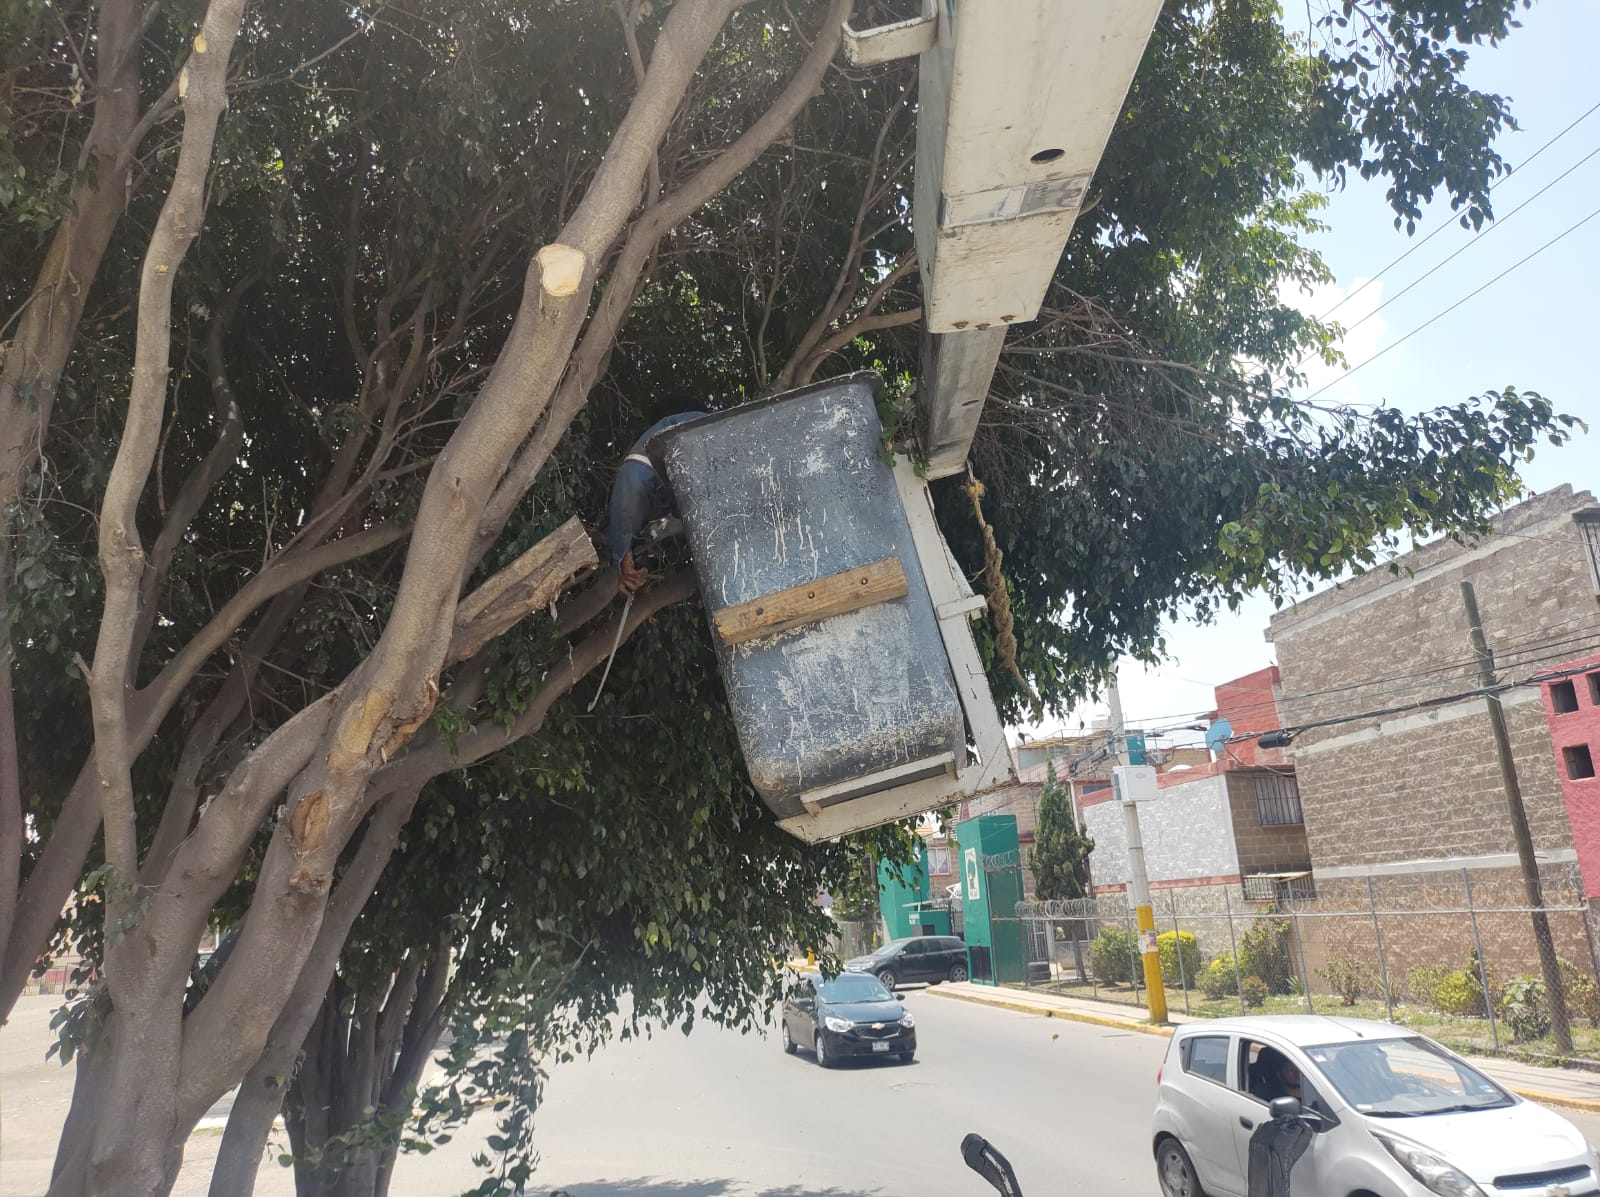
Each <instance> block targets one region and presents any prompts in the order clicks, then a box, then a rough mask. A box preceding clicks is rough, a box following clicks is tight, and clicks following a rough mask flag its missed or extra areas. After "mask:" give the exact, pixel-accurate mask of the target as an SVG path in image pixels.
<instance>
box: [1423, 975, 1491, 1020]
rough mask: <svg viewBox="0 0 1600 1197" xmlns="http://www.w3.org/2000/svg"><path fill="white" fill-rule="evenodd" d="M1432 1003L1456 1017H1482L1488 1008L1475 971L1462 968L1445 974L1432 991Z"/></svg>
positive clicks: (1481, 983) (1481, 985) (1480, 982)
mask: <svg viewBox="0 0 1600 1197" xmlns="http://www.w3.org/2000/svg"><path fill="white" fill-rule="evenodd" d="M1433 1004H1434V1006H1436V1007H1437V1008H1438V1009H1440V1010H1442V1011H1443V1012H1444V1013H1446V1014H1454V1015H1456V1016H1458V1017H1472V1018H1482V1017H1484V1016H1485V1015H1486V1014H1487V1013H1488V1010H1489V1007H1488V1003H1487V1002H1485V1001H1484V1000H1483V982H1482V981H1481V980H1480V979H1479V977H1478V974H1477V973H1476V972H1468V971H1467V970H1466V969H1464V968H1463V969H1457V970H1456V971H1455V972H1453V973H1446V974H1445V976H1444V979H1443V980H1442V981H1440V982H1439V984H1438V986H1437V987H1436V988H1435V989H1434V991H1433Z"/></svg>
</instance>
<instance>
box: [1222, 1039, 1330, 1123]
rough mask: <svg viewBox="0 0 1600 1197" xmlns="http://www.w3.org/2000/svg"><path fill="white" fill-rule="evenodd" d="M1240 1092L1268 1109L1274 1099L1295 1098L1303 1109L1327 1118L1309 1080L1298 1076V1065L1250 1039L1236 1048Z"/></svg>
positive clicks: (1320, 1098)
mask: <svg viewBox="0 0 1600 1197" xmlns="http://www.w3.org/2000/svg"><path fill="white" fill-rule="evenodd" d="M1238 1077H1239V1080H1238V1083H1237V1086H1236V1087H1237V1088H1238V1089H1239V1090H1240V1092H1242V1093H1245V1094H1247V1095H1249V1096H1250V1097H1253V1098H1255V1099H1256V1100H1257V1101H1259V1102H1263V1103H1265V1104H1267V1105H1270V1104H1271V1103H1272V1101H1273V1100H1274V1099H1275V1098H1279V1097H1296V1098H1299V1099H1300V1104H1301V1105H1302V1106H1305V1107H1306V1108H1307V1109H1311V1110H1316V1111H1318V1112H1319V1113H1324V1114H1331V1113H1332V1111H1331V1110H1330V1109H1329V1108H1328V1104H1327V1103H1326V1102H1324V1101H1323V1100H1322V1097H1321V1095H1320V1094H1318V1092H1317V1088H1316V1086H1315V1085H1314V1084H1312V1083H1311V1079H1310V1078H1309V1077H1306V1076H1304V1075H1302V1074H1301V1071H1300V1066H1299V1064H1298V1063H1297V1062H1296V1061H1295V1060H1293V1059H1292V1058H1291V1057H1290V1056H1289V1054H1288V1053H1287V1052H1284V1051H1281V1050H1279V1049H1278V1048H1276V1047H1273V1046H1271V1045H1269V1044H1265V1043H1262V1042H1260V1041H1259V1040H1254V1039H1244V1040H1241V1041H1240V1044H1239V1072H1238Z"/></svg>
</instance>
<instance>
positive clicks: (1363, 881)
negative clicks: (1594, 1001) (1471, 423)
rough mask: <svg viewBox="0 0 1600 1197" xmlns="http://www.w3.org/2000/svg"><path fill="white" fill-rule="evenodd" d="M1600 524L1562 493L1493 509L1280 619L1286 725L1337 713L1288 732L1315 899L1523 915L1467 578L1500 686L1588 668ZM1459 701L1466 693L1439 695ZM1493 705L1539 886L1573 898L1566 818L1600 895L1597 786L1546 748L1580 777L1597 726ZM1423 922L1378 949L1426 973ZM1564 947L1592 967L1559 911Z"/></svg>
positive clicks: (1533, 706) (1578, 497) (1588, 881)
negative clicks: (1487, 516)
mask: <svg viewBox="0 0 1600 1197" xmlns="http://www.w3.org/2000/svg"><path fill="white" fill-rule="evenodd" d="M1597 519H1600V507H1597V505H1596V504H1595V501H1594V499H1593V497H1592V496H1591V495H1589V494H1588V493H1587V492H1580V493H1574V491H1573V490H1572V488H1571V487H1569V486H1562V487H1559V488H1557V489H1554V490H1551V491H1549V492H1547V493H1545V494H1542V495H1539V496H1537V497H1535V498H1532V499H1529V500H1527V501H1526V502H1523V503H1520V504H1518V505H1517V506H1515V507H1512V508H1510V509H1508V510H1507V511H1505V512H1504V513H1502V514H1501V515H1500V516H1499V517H1498V518H1497V519H1496V520H1495V521H1494V527H1493V531H1492V533H1491V534H1490V535H1488V536H1486V537H1485V538H1484V539H1482V540H1481V541H1478V542H1474V543H1468V544H1460V543H1456V542H1453V541H1449V540H1441V541H1437V542H1434V543H1432V544H1429V545H1425V546H1423V547H1422V548H1419V549H1416V550H1415V551H1413V552H1411V553H1407V554H1405V555H1404V556H1402V557H1401V558H1400V559H1399V560H1398V561H1397V562H1396V566H1397V568H1396V569H1395V570H1374V571H1372V572H1369V573H1367V574H1364V575H1362V576H1360V577H1357V578H1354V579H1352V580H1351V581H1349V582H1346V583H1343V584H1340V585H1338V586H1335V587H1333V588H1332V589H1329V590H1327V591H1324V592H1322V593H1320V594H1317V595H1315V596H1313V597H1311V598H1310V599H1307V600H1305V601H1303V602H1301V603H1299V604H1297V605H1296V606H1294V607H1293V608H1291V609H1289V610H1285V611H1283V612H1280V613H1279V614H1278V615H1276V616H1274V617H1273V619H1272V622H1271V630H1270V632H1269V633H1268V638H1269V639H1270V640H1271V641H1272V642H1273V644H1274V645H1275V646H1276V649H1277V657H1278V664H1279V667H1280V669H1281V671H1282V683H1283V695H1282V699H1281V702H1282V708H1283V716H1284V720H1285V724H1286V725H1289V726H1303V725H1306V724H1311V723H1316V722H1320V721H1325V720H1326V721H1336V722H1332V723H1331V724H1330V725H1328V726H1324V727H1321V728H1315V729H1313V730H1308V731H1305V732H1303V733H1301V734H1299V735H1298V736H1297V737H1296V739H1295V741H1294V759H1295V764H1296V769H1297V772H1298V777H1299V786H1300V795H1301V803H1302V808H1303V811H1304V818H1305V835H1306V842H1307V845H1308V847H1309V850H1310V858H1311V862H1312V866H1313V875H1314V880H1315V885H1316V892H1317V897H1318V904H1319V905H1322V906H1332V905H1336V904H1340V903H1348V904H1349V905H1350V906H1355V905H1357V904H1358V903H1366V902H1368V901H1369V899H1370V898H1371V897H1372V896H1373V895H1376V897H1377V904H1378V905H1379V906H1380V907H1397V906H1398V907H1401V908H1409V907H1408V906H1406V905H1405V904H1407V903H1409V904H1410V905H1411V906H1415V907H1417V908H1419V909H1420V908H1422V907H1424V906H1427V905H1433V906H1443V905H1453V906H1459V905H1460V902H1461V898H1460V895H1461V893H1462V892H1463V889H1464V888H1467V887H1470V888H1471V890H1472V892H1473V900H1474V901H1475V902H1477V903H1480V904H1482V905H1495V904H1500V905H1508V906H1510V905H1518V904H1520V902H1521V900H1522V888H1521V880H1520V872H1519V870H1518V866H1517V859H1516V855H1515V844H1514V842H1513V839H1512V835H1511V830H1510V826H1509V823H1508V821H1507V816H1506V806H1505V796H1504V792H1503V787H1502V784H1501V780H1500V773H1499V769H1498V767H1497V763H1496V757H1495V752H1494V745H1493V741H1492V739H1491V735H1490V725H1489V719H1488V714H1487V704H1486V702H1485V700H1484V699H1483V698H1481V697H1473V696H1472V692H1473V691H1475V690H1476V689H1477V687H1478V682H1477V674H1476V669H1475V664H1474V659H1473V654H1472V650H1471V645H1470V642H1469V638H1468V628H1467V616H1466V612H1465V609H1464V606H1463V602H1462V597H1461V589H1460V583H1461V582H1462V581H1463V580H1469V581H1471V582H1472V583H1473V585H1474V588H1475V590H1476V595H1477V602H1478V607H1479V610H1480V613H1481V616H1482V622H1483V626H1484V629H1485V633H1486V635H1487V638H1488V641H1489V645H1490V647H1491V649H1492V650H1493V652H1494V656H1495V663H1496V667H1497V669H1498V671H1499V674H1500V677H1501V678H1502V679H1503V680H1508V681H1511V680H1516V679H1519V678H1528V677H1531V676H1532V675H1534V674H1537V673H1540V672H1549V671H1552V670H1559V669H1561V668H1562V667H1564V666H1566V665H1569V664H1570V663H1571V662H1574V661H1580V660H1583V659H1588V658H1593V657H1594V656H1595V655H1596V654H1597V653H1600V602H1597V596H1600V536H1596V535H1595V532H1596V530H1597V529H1600V525H1597V524H1596V523H1595V521H1596V520H1597ZM1579 687H1583V689H1582V691H1581V693H1582V694H1583V695H1584V696H1587V687H1586V683H1585V679H1584V678H1582V677H1579V678H1578V679H1577V684H1576V685H1575V686H1574V697H1575V698H1576V697H1577V696H1578V694H1579V693H1580V691H1579ZM1452 695H1462V696H1463V697H1460V698H1459V699H1456V700H1454V701H1444V702H1439V701H1437V700H1438V699H1441V698H1448V697H1449V696H1452ZM1565 698H1566V693H1565V691H1564V690H1563V691H1562V694H1561V701H1562V702H1563V703H1564V702H1565ZM1501 702H1502V705H1503V707H1504V710H1505V717H1506V723H1507V726H1508V728H1509V733H1510V737H1511V743H1512V750H1513V756H1514V757H1515V760H1516V762H1517V769H1518V775H1519V780H1520V783H1521V788H1522V791H1523V797H1524V802H1525V805H1526V808H1527V812H1528V820H1529V823H1530V825H1531V829H1532V833H1533V840H1534V845H1535V848H1536V851H1537V853H1538V857H1539V861H1540V866H1541V874H1542V879H1543V881H1544V883H1545V886H1546V888H1547V891H1548V892H1549V893H1550V894H1552V895H1560V894H1562V893H1566V894H1568V895H1570V896H1571V897H1569V901H1570V900H1571V899H1572V898H1575V897H1576V894H1577V891H1576V889H1575V888H1574V887H1573V885H1572V882H1573V880H1574V877H1573V874H1574V871H1575V868H1576V866H1577V865H1578V864H1579V863H1580V854H1579V851H1578V847H1577V844H1576V843H1575V841H1574V835H1573V828H1574V826H1575V825H1576V826H1580V827H1583V828H1584V829H1585V832H1584V834H1585V836H1586V837H1587V841H1588V842H1589V843H1592V848H1591V849H1590V850H1589V851H1588V852H1587V856H1588V862H1587V863H1588V867H1587V868H1585V869H1584V871H1583V881H1584V889H1585V892H1587V893H1588V894H1590V895H1593V894H1595V893H1597V892H1600V816H1597V815H1596V813H1595V808H1596V807H1597V806H1600V794H1597V793H1596V792H1595V791H1594V788H1593V787H1592V785H1591V784H1590V783H1589V782H1588V780H1587V779H1585V778H1582V777H1579V776H1573V777H1564V773H1566V772H1567V763H1566V762H1565V761H1564V759H1563V757H1562V756H1561V754H1560V753H1559V752H1558V751H1557V744H1556V742H1555V741H1553V740H1552V735H1553V729H1554V728H1561V729H1564V730H1565V729H1570V730H1571V731H1572V733H1573V735H1572V738H1571V742H1570V743H1568V742H1567V740H1565V739H1563V740H1562V741H1561V745H1562V746H1563V747H1570V748H1573V749H1574V750H1575V751H1574V752H1573V753H1572V761H1571V763H1572V765H1574V766H1576V767H1577V768H1578V772H1579V773H1580V774H1581V772H1582V767H1581V757H1582V753H1581V751H1577V749H1578V748H1579V747H1580V746H1581V745H1584V744H1591V743H1592V744H1593V747H1594V750H1600V731H1597V730H1596V719H1595V717H1594V716H1593V715H1592V714H1591V715H1589V716H1586V715H1585V714H1584V709H1583V705H1582V704H1581V703H1580V704H1579V709H1578V710H1577V711H1573V712H1565V713H1561V714H1558V713H1557V712H1556V702H1557V700H1556V698H1555V697H1554V696H1553V694H1552V691H1551V688H1550V687H1549V686H1544V687H1540V686H1537V685H1531V686H1527V687H1522V688H1517V689H1512V690H1509V691H1506V692H1505V693H1503V694H1502V695H1501ZM1408 707H1409V708H1411V709H1405V708H1408ZM1591 710H1592V707H1591ZM1352 716H1358V717H1354V718H1352ZM1564 721H1570V722H1564ZM1569 809H1570V810H1571V811H1572V812H1573V813H1572V814H1571V815H1569ZM1547 900H1548V899H1547ZM1434 921H1435V922H1436V923H1438V926H1439V927H1440V928H1441V929H1442V928H1444V927H1445V926H1446V924H1445V923H1444V922H1443V921H1442V920H1434ZM1459 921H1460V920H1455V922H1459ZM1502 921H1503V923H1504V926H1503V927H1501V928H1499V929H1497V930H1493V932H1492V934H1491V933H1489V932H1487V931H1486V932H1485V934H1486V936H1487V937H1488V938H1490V939H1492V940H1494V941H1495V943H1496V944H1499V945H1500V946H1499V947H1496V946H1495V945H1494V944H1491V945H1489V946H1487V947H1486V949H1485V950H1486V954H1495V953H1497V952H1498V953H1500V954H1502V955H1504V956H1505V958H1506V960H1507V966H1508V967H1509V968H1525V967H1526V963H1525V961H1524V960H1523V957H1525V956H1526V941H1527V921H1526V918H1525V917H1521V916H1518V917H1515V918H1513V917H1510V916H1507V917H1506V918H1505V919H1504V920H1502ZM1425 923H1426V920H1420V919H1417V920H1410V921H1409V922H1408V923H1407V924H1406V925H1405V926H1404V927H1396V928H1393V929H1386V930H1385V938H1386V939H1389V938H1390V936H1391V934H1394V935H1404V936H1408V937H1410V938H1411V939H1412V940H1414V941H1415V942H1413V943H1411V944H1410V946H1409V948H1405V949H1401V948H1400V946H1399V945H1398V944H1394V943H1391V944H1390V945H1389V946H1390V947H1391V949H1393V950H1396V951H1398V952H1399V953H1400V954H1401V955H1402V956H1404V957H1406V958H1415V959H1417V960H1429V962H1436V961H1437V958H1438V955H1439V952H1438V950H1437V945H1435V944H1432V942H1431V941H1430V940H1429V933H1428V932H1427V930H1426V927H1425V926H1424V924H1425ZM1449 926H1450V930H1451V934H1453V935H1458V932H1459V928H1456V927H1455V926H1454V923H1451V924H1449ZM1441 933H1443V932H1442V930H1441ZM1558 936H1559V937H1560V939H1561V941H1562V942H1561V943H1560V944H1559V945H1558V946H1559V947H1560V949H1561V951H1562V953H1563V955H1569V956H1571V958H1573V959H1584V960H1587V959H1589V952H1588V948H1587V944H1585V943H1583V942H1582V940H1583V938H1584V937H1583V934H1582V925H1581V920H1578V919H1575V918H1569V919H1565V920H1562V921H1561V922H1560V926H1559V927H1558ZM1464 953H1465V949H1464V948H1461V947H1460V945H1459V944H1457V945H1456V946H1455V947H1452V948H1451V949H1450V954H1451V957H1452V959H1453V958H1454V957H1455V956H1457V955H1463V954H1464ZM1513 957H1515V959H1513ZM1430 958H1432V959H1430Z"/></svg>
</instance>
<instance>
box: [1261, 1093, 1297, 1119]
mask: <svg viewBox="0 0 1600 1197" xmlns="http://www.w3.org/2000/svg"><path fill="white" fill-rule="evenodd" d="M1267 1108H1268V1109H1269V1110H1271V1111H1272V1120H1273V1121H1274V1122H1284V1121H1287V1120H1289V1119H1291V1118H1298V1117H1300V1099H1299V1098H1298V1097H1275V1098H1273V1099H1272V1104H1271V1105H1270V1106H1268V1107H1267Z"/></svg>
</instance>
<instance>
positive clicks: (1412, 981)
mask: <svg viewBox="0 0 1600 1197" xmlns="http://www.w3.org/2000/svg"><path fill="white" fill-rule="evenodd" d="M1449 975H1450V970H1449V969H1447V968H1443V967H1441V966H1440V965H1437V964H1419V965H1417V967H1416V968H1414V969H1412V970H1411V971H1410V972H1409V973H1407V974H1406V992H1407V993H1408V994H1410V995H1411V999H1412V1000H1413V1001H1417V1002H1421V1003H1422V1004H1423V1005H1425V1006H1437V1005H1438V1004H1439V1003H1438V999H1437V997H1436V995H1437V994H1438V992H1439V986H1441V985H1443V984H1444V979H1445V978H1446V977H1448V976H1449Z"/></svg>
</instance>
